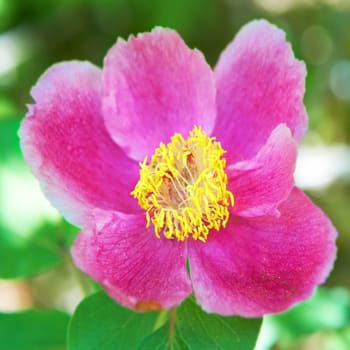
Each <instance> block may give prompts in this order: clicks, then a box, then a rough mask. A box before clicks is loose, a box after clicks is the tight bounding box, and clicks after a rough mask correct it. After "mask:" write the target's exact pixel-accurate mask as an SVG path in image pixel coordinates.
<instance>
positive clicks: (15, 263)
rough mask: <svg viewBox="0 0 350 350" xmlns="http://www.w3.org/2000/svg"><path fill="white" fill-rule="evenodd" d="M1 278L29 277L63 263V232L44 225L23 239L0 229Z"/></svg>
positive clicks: (54, 226)
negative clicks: (61, 244)
mask: <svg viewBox="0 0 350 350" xmlns="http://www.w3.org/2000/svg"><path fill="white" fill-rule="evenodd" d="M0 231H1V232H0V256H1V260H2V262H1V264H0V278H18V277H28V276H33V275H35V274H38V273H40V272H43V271H45V270H48V269H50V268H53V267H54V266H56V265H57V264H59V263H60V262H61V261H62V257H63V255H62V253H61V246H60V237H59V236H60V235H61V229H60V227H59V226H57V225H53V224H49V223H47V224H43V225H42V226H41V227H40V228H39V229H38V230H36V231H35V232H34V233H33V234H32V235H30V236H29V237H21V236H18V235H15V234H14V233H13V232H10V231H8V230H7V229H6V228H2V227H1V225H0Z"/></svg>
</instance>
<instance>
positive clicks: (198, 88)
mask: <svg viewBox="0 0 350 350" xmlns="http://www.w3.org/2000/svg"><path fill="white" fill-rule="evenodd" d="M103 84H104V85H103V94H104V100H103V110H104V118H105V122H106V125H107V128H108V130H109V132H110V134H111V136H112V138H113V139H114V140H115V141H116V142H117V143H118V144H119V145H121V146H122V147H124V149H125V151H126V152H127V153H128V154H129V156H130V157H132V158H134V159H137V160H142V159H143V158H144V157H145V156H146V155H149V156H150V155H152V154H153V151H154V150H155V149H156V148H157V147H158V146H159V143H160V142H161V141H162V142H164V143H167V142H169V140H170V137H171V136H172V135H173V134H174V133H175V132H179V133H182V134H183V135H186V136H187V133H188V132H189V131H190V130H192V129H193V126H194V125H201V126H202V127H203V129H204V130H205V131H206V132H207V133H208V134H210V132H211V130H212V128H213V124H214V119H215V113H216V112H215V88H214V86H215V85H214V77H213V73H212V71H211V68H210V67H209V66H208V64H207V63H206V61H205V59H204V57H203V55H202V54H201V53H200V52H199V51H197V50H190V49H189V48H188V47H187V46H186V44H185V43H184V42H183V40H182V39H181V38H180V36H179V35H178V34H177V33H176V32H175V31H173V30H170V29H163V28H156V29H154V30H153V31H152V32H151V33H145V34H141V35H138V36H137V37H130V38H129V40H128V41H127V42H125V41H124V40H121V39H119V40H118V41H117V43H116V44H115V45H114V46H113V47H112V48H111V50H110V51H109V52H108V54H107V57H106V59H105V66H104V70H103ZM130 140H132V142H130Z"/></svg>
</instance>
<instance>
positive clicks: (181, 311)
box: [176, 298, 262, 350]
mask: <svg viewBox="0 0 350 350" xmlns="http://www.w3.org/2000/svg"><path fill="white" fill-rule="evenodd" d="M261 322H262V319H246V318H241V317H224V316H220V315H216V314H207V313H205V312H204V311H203V310H202V309H201V308H200V307H199V306H198V305H197V304H196V303H195V302H194V300H193V299H191V298H189V299H187V300H185V301H184V302H183V303H182V304H181V305H180V307H179V308H178V310H177V313H176V324H177V325H178V328H179V333H180V335H181V337H182V338H183V340H184V342H185V344H186V345H187V346H188V348H189V349H191V350H197V349H198V350H206V349H208V350H212V349H223V350H225V349H227V350H229V349H239V350H252V349H253V348H254V345H255V343H256V340H257V337H258V334H259V331H260V327H261Z"/></svg>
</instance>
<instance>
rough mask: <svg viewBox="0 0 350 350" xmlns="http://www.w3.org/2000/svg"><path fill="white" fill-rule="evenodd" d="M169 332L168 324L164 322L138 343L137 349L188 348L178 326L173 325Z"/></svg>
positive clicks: (183, 349)
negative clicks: (172, 329) (173, 327)
mask: <svg viewBox="0 0 350 350" xmlns="http://www.w3.org/2000/svg"><path fill="white" fill-rule="evenodd" d="M173 332H174V333H173V334H171V331H170V324H169V323H166V324H165V325H164V326H163V327H161V328H159V329H158V330H157V331H156V332H154V333H153V334H152V335H150V336H149V337H148V338H146V339H145V340H144V341H143V342H142V343H141V345H140V347H139V350H189V348H188V346H187V345H186V344H185V343H184V341H183V340H182V338H181V336H180V334H179V331H178V328H177V327H176V326H175V329H174V331H173Z"/></svg>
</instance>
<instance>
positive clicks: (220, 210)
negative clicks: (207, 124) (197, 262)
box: [131, 126, 234, 242]
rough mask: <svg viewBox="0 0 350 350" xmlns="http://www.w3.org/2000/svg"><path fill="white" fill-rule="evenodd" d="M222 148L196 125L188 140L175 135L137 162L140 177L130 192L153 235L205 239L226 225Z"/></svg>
mask: <svg viewBox="0 0 350 350" xmlns="http://www.w3.org/2000/svg"><path fill="white" fill-rule="evenodd" d="M224 153H225V151H224V150H223V149H222V147H221V144H220V142H217V141H216V140H215V137H208V136H207V135H206V134H205V133H204V131H203V130H202V129H201V127H197V126H195V127H194V129H193V130H192V131H191V132H190V133H189V137H188V139H187V140H185V139H184V138H183V137H182V136H181V135H180V134H175V135H174V136H173V137H172V138H171V142H170V143H168V144H167V145H165V144H163V143H161V144H160V146H159V147H158V148H157V149H156V150H155V152H154V154H153V156H152V158H151V160H150V161H148V158H147V157H146V158H145V159H144V161H143V162H141V163H140V168H141V169H140V180H139V182H138V183H137V184H136V186H135V189H134V190H133V191H132V192H131V194H132V195H133V196H134V197H135V198H136V199H137V200H138V202H139V205H140V206H141V207H142V208H143V209H145V210H146V220H147V222H146V227H149V226H150V224H151V222H152V224H153V226H154V229H155V235H156V236H157V237H158V238H159V237H160V233H162V234H163V235H164V237H166V238H168V239H174V238H176V239H177V240H179V241H184V240H185V239H187V238H188V237H189V236H192V238H194V239H196V240H197V239H199V240H201V241H203V242H205V241H206V240H207V237H208V234H209V231H210V230H211V229H215V230H217V231H218V230H219V229H220V228H221V227H225V226H226V224H227V221H228V219H229V210H228V207H229V206H230V205H231V206H233V205H234V198H233V194H232V193H231V192H230V191H228V190H227V188H226V185H227V175H226V173H225V167H226V160H225V159H224V158H223V155H224Z"/></svg>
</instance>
